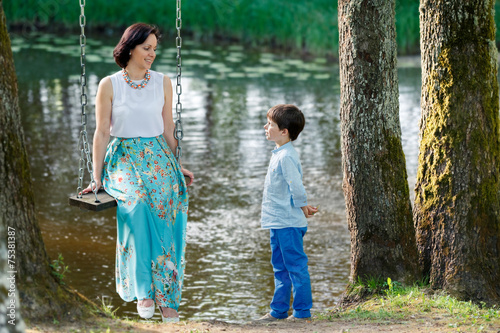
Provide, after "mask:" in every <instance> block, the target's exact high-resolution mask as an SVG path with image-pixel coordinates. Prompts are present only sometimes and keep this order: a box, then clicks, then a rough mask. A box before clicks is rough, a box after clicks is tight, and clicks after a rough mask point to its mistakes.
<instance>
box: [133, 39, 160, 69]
mask: <svg viewBox="0 0 500 333" xmlns="http://www.w3.org/2000/svg"><path fill="white" fill-rule="evenodd" d="M157 44H158V41H157V39H156V36H155V35H154V34H151V35H149V36H148V38H146V40H145V41H144V43H142V44H139V45H137V46H136V47H135V48H134V49H132V51H130V60H129V62H128V65H131V64H134V65H135V66H138V67H139V68H145V69H150V68H151V65H152V64H153V61H154V60H155V58H156V47H157Z"/></svg>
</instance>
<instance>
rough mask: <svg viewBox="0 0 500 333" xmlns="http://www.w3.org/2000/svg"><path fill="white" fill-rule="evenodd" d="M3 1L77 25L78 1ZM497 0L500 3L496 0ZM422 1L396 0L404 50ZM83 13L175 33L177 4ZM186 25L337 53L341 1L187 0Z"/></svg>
mask: <svg viewBox="0 0 500 333" xmlns="http://www.w3.org/2000/svg"><path fill="white" fill-rule="evenodd" d="M3 6H4V9H5V13H6V17H7V22H8V23H9V24H10V25H14V24H15V25H22V26H23V29H25V30H27V31H33V30H35V31H36V30H37V29H38V28H39V27H48V26H58V25H59V26H60V25H62V26H65V27H69V28H73V29H74V30H75V31H78V29H79V25H78V23H79V15H80V6H79V3H78V2H76V1H71V0H54V1H42V0H24V1H4V2H3ZM496 6H497V7H499V6H500V5H499V4H498V2H497V4H496ZM418 7H419V4H418V1H416V0H396V31H397V43H398V49H399V50H398V52H399V54H400V55H403V54H409V53H412V54H414V53H417V52H418V50H419V9H418ZM499 10H500V9H499ZM85 17H86V24H87V27H88V28H89V29H92V28H95V27H104V28H105V30H108V31H110V30H113V29H115V30H119V31H120V32H121V30H122V28H123V27H124V26H128V25H130V24H131V23H132V22H138V21H143V22H148V23H154V24H156V25H158V26H160V28H161V29H162V31H163V32H164V33H165V34H170V35H171V34H173V33H174V31H175V22H174V19H175V17H176V8H175V1H171V2H165V1H154V0H143V1H131V2H127V3H126V5H124V3H123V1H118V0H92V1H86V4H85ZM497 18H499V15H497ZM497 24H498V23H497ZM182 29H183V32H189V33H191V34H192V35H193V38H196V39H213V38H225V39H227V40H232V39H238V40H240V41H242V42H244V43H246V44H250V45H254V46H268V47H282V48H289V49H292V50H296V51H300V52H303V51H306V52H312V53H314V54H317V55H332V56H336V55H337V54H338V37H339V36H338V22H337V1H331V0H307V1H289V0H211V1H206V0H189V1H183V2H182Z"/></svg>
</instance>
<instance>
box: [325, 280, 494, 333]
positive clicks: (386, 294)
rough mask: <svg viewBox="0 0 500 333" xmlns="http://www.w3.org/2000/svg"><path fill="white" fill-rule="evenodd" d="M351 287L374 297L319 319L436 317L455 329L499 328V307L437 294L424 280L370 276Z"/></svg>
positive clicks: (393, 320)
mask: <svg viewBox="0 0 500 333" xmlns="http://www.w3.org/2000/svg"><path fill="white" fill-rule="evenodd" d="M351 288H352V290H353V291H357V292H360V293H365V294H366V292H369V293H371V296H368V297H367V300H366V301H364V302H362V303H360V304H357V305H353V306H349V307H347V308H337V309H334V310H331V311H327V312H324V313H321V314H319V315H318V319H323V320H324V319H326V320H330V321H332V320H346V321H351V320H358V321H370V322H378V323H392V322H395V321H396V322H398V321H399V322H400V321H410V320H411V321H415V320H417V321H418V320H420V321H422V322H424V321H428V320H429V318H437V319H436V320H438V319H439V320H444V321H446V323H447V326H448V327H449V328H450V329H452V330H455V331H456V330H457V329H458V330H459V331H462V330H464V329H468V330H473V331H478V332H480V331H483V330H485V329H491V328H496V329H500V308H499V307H498V306H493V307H486V306H485V304H480V305H478V304H474V303H472V302H464V301H459V300H457V299H456V298H453V297H451V296H449V295H447V294H445V293H444V292H442V291H440V292H436V293H434V292H433V291H432V290H431V289H430V288H429V287H428V286H427V285H426V284H425V281H423V282H420V283H418V284H415V285H413V286H411V287H405V286H403V285H401V284H399V283H397V282H394V281H391V280H390V279H388V280H387V281H385V282H382V280H381V279H380V278H370V279H366V280H365V281H364V283H360V281H358V282H357V283H356V284H355V285H354V286H351Z"/></svg>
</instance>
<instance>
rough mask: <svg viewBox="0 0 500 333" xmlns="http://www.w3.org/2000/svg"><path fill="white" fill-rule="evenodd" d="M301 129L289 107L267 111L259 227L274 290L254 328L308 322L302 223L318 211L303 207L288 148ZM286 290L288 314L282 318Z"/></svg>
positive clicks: (299, 117)
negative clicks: (268, 146) (264, 233)
mask: <svg viewBox="0 0 500 333" xmlns="http://www.w3.org/2000/svg"><path fill="white" fill-rule="evenodd" d="M304 124H305V119H304V115H303V114H302V112H301V111H300V110H299V109H298V108H297V107H296V106H294V105H290V104H280V105H276V106H274V107H272V108H271V109H269V111H267V124H266V125H265V126H264V129H265V130H266V139H267V140H269V141H274V142H275V143H276V148H275V149H274V150H273V151H272V157H271V161H270V163H269V169H268V171H267V175H266V180H265V183H264V195H263V199H262V218H261V226H262V228H263V229H269V230H270V234H271V263H272V265H273V271H274V285H275V289H274V297H273V300H272V302H271V312H270V313H268V314H266V315H265V316H264V317H262V318H260V319H258V321H260V322H270V321H275V320H279V319H285V318H287V319H288V320H298V319H307V318H310V317H311V311H310V310H311V307H312V294H311V281H310V278H309V272H308V270H307V255H306V254H305V253H304V247H303V240H302V238H303V237H304V235H305V233H306V231H307V220H306V218H309V217H311V216H312V215H314V213H316V212H317V211H318V210H317V208H314V207H312V206H310V205H308V204H307V197H306V190H305V188H304V185H302V166H301V165H300V160H299V156H298V154H297V152H296V151H295V149H294V147H293V145H292V141H294V140H295V139H297V137H298V136H299V133H300V132H301V131H302V129H303V128H304ZM292 286H293V314H292V315H291V316H290V317H288V310H289V309H290V294H291V291H292Z"/></svg>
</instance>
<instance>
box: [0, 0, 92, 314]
mask: <svg viewBox="0 0 500 333" xmlns="http://www.w3.org/2000/svg"><path fill="white" fill-rule="evenodd" d="M0 124H1V126H0V223H1V224H2V227H1V229H2V230H6V231H14V234H9V236H12V237H14V239H9V244H8V246H9V249H15V252H13V253H12V254H14V255H15V256H14V257H12V258H10V259H12V261H11V262H9V264H13V263H14V264H15V268H14V267H12V268H11V267H10V265H9V271H15V272H16V273H15V274H14V275H15V287H16V290H17V291H18V292H19V298H20V303H21V310H22V315H23V317H24V318H25V319H31V320H36V321H38V320H50V321H51V320H52V319H58V320H61V319H63V318H67V317H75V316H80V315H82V314H84V313H87V312H88V309H87V308H86V307H85V306H82V305H83V304H85V305H88V302H87V301H83V302H82V300H81V299H80V298H79V297H78V296H77V295H76V294H75V293H74V292H72V291H70V290H69V289H68V288H66V287H64V286H61V285H60V284H59V283H58V281H56V280H55V278H54V276H53V275H52V269H51V267H50V262H49V257H48V255H47V252H46V250H45V245H44V243H43V240H42V234H41V232H40V228H39V226H38V222H37V219H36V214H35V206H34V197H33V191H32V184H31V172H30V167H29V163H28V156H27V153H26V147H25V144H24V135H23V131H22V127H21V120H20V112H19V105H18V94H17V77H16V72H15V68H14V60H13V56H12V50H11V44H10V38H9V35H8V32H7V26H6V19H5V15H4V11H3V5H2V1H1V0H0ZM6 236H7V233H5V234H4V233H3V232H2V237H1V239H0V248H2V247H3V246H4V245H5V244H6V242H7V237H6ZM12 244H14V245H12ZM4 259H5V257H4V256H2V260H4ZM3 264H4V263H2V265H3ZM4 273H5V271H3V270H2V274H4ZM2 276H3V275H2ZM2 281H3V279H2ZM0 295H2V297H3V292H2V293H0ZM1 301H2V302H3V301H4V300H3V299H2V300H1Z"/></svg>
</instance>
